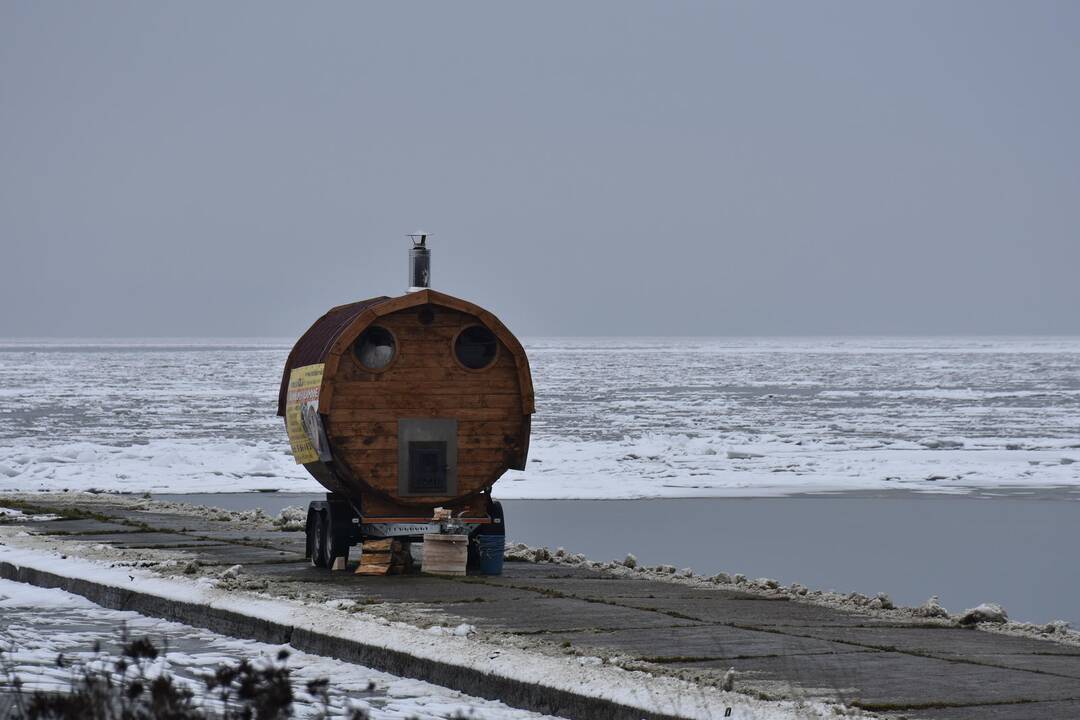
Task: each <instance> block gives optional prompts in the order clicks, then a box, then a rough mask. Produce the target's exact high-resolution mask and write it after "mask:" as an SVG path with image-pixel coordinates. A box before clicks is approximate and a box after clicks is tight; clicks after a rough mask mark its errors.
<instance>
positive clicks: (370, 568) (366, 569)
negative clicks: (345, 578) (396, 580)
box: [356, 565, 390, 575]
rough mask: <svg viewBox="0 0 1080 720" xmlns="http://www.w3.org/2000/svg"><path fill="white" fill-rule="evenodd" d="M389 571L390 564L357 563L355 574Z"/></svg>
mask: <svg viewBox="0 0 1080 720" xmlns="http://www.w3.org/2000/svg"><path fill="white" fill-rule="evenodd" d="M389 572H390V565H359V566H357V568H356V574H357V575H386V574H387V573H389Z"/></svg>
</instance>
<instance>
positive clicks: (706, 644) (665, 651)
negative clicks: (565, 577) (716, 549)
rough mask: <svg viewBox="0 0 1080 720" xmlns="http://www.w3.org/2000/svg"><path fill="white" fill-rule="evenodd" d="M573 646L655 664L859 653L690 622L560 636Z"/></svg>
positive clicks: (810, 640)
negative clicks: (626, 656)
mask: <svg viewBox="0 0 1080 720" xmlns="http://www.w3.org/2000/svg"><path fill="white" fill-rule="evenodd" d="M560 638H561V639H562V640H563V641H568V642H570V644H571V645H573V646H574V647H580V648H598V649H604V650H613V651H617V652H619V653H621V654H628V655H635V656H637V657H639V658H641V659H643V660H647V661H649V662H657V663H672V662H688V661H691V660H694V659H697V660H708V659H715V658H728V659H731V658H749V657H763V656H770V655H805V654H807V653H848V652H861V651H860V650H859V648H856V647H853V646H851V645H844V644H843V643H835V642H828V641H826V640H817V639H815V638H799V637H792V636H790V635H783V634H780V633H774V632H764V631H761V630H744V629H741V628H734V627H730V626H728V625H694V626H689V627H679V628H661V629H649V628H646V629H639V630H616V631H606V632H602V631H591V632H585V633H568V634H564V635H562V636H560Z"/></svg>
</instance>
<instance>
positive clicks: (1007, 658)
mask: <svg viewBox="0 0 1080 720" xmlns="http://www.w3.org/2000/svg"><path fill="white" fill-rule="evenodd" d="M964 659H965V660H969V661H971V662H978V663H986V664H987V665H996V666H998V667H1007V668H1016V669H1018V670H1034V671H1036V672H1041V673H1048V674H1050V675H1060V676H1062V677H1069V678H1077V679H1080V655H1057V654H1047V655H1035V654H1032V655H1023V654H1020V653H1003V654H993V653H990V654H981V653H979V654H971V655H965V656H964ZM1078 717H1080V716H1078Z"/></svg>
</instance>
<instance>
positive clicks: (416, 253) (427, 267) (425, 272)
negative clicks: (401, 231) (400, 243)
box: [408, 232, 431, 292]
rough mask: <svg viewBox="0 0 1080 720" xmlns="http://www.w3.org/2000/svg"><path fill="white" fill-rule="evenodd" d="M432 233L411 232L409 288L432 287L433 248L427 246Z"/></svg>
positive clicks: (421, 288)
mask: <svg viewBox="0 0 1080 720" xmlns="http://www.w3.org/2000/svg"><path fill="white" fill-rule="evenodd" d="M430 235H431V233H425V232H415V233H410V234H409V237H410V238H412V241H413V246H412V247H411V248H409V290H408V292H416V291H417V290H426V289H427V288H429V287H431V249H430V248H428V246H427V239H428V237H430Z"/></svg>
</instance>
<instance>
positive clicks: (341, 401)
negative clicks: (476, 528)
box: [319, 291, 533, 514]
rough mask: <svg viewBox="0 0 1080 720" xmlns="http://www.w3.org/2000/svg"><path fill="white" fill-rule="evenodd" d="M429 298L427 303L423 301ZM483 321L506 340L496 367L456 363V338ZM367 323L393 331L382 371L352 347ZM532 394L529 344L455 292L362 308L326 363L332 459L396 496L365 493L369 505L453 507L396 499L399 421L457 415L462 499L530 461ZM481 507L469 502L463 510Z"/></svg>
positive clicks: (437, 500) (431, 500)
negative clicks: (424, 317) (426, 313)
mask: <svg viewBox="0 0 1080 720" xmlns="http://www.w3.org/2000/svg"><path fill="white" fill-rule="evenodd" d="M425 297H426V299H427V301H428V302H422V300H423V299H424V298H425ZM444 299H448V300H446V301H444ZM421 307H424V308H426V309H427V310H431V311H432V312H433V313H434V318H433V319H432V321H431V322H430V323H429V324H427V325H425V324H423V323H421V322H420V316H419V311H420V309H421ZM477 324H482V325H485V326H487V327H488V328H489V329H491V330H492V332H493V333H495V335H496V338H498V341H499V345H498V351H497V356H496V360H495V362H494V363H493V364H492V365H491V366H490V367H488V368H485V369H483V370H470V369H467V368H465V367H463V366H462V365H461V364H460V363H458V361H457V359H456V358H455V356H454V351H453V342H454V339H455V338H456V337H457V334H458V333H459V332H460V331H461V330H462V329H463V328H465V327H468V326H470V325H477ZM370 325H379V326H381V327H384V328H386V329H387V330H389V331H390V332H391V333H393V335H394V338H395V340H396V353H395V357H394V359H393V360H392V361H391V363H390V364H389V366H388V367H387V368H385V369H384V370H382V371H371V370H368V369H366V368H364V367H363V366H362V365H361V364H360V362H359V361H358V360H357V359H356V357H355V355H354V354H353V352H352V344H353V342H355V340H356V338H358V337H359V336H360V335H361V333H362V332H363V331H364V329H366V328H367V327H369V326H370ZM507 339H509V342H508V341H507ZM523 381H524V382H525V383H526V384H524V385H523ZM532 393H533V390H532V378H531V376H530V375H529V370H528V360H527V358H526V357H525V354H524V349H522V348H521V345H520V343H518V341H517V340H516V338H514V337H513V335H511V334H510V333H509V331H508V330H506V328H505V327H504V326H503V325H502V323H500V322H499V321H498V319H496V318H495V317H494V316H493V315H491V314H490V313H487V312H486V311H483V310H481V309H480V308H477V307H476V306H473V305H471V304H469V303H466V302H464V301H459V300H457V299H456V298H450V297H449V296H445V295H441V294H440V293H435V292H434V291H422V292H418V293H413V294H411V295H407V296H403V297H402V298H395V299H391V300H389V301H386V302H384V303H381V304H379V305H376V306H373V307H371V308H369V309H367V310H365V311H364V312H363V313H362V314H361V315H360V316H359V317H358V318H357V319H356V321H355V322H354V324H353V325H352V326H350V327H349V328H348V329H346V330H345V331H344V332H343V333H342V335H341V336H340V337H339V338H338V340H337V341H336V342H335V343H334V345H333V346H332V348H331V349H330V352H329V354H328V356H327V358H326V361H325V371H324V378H323V388H322V392H321V393H320V408H319V410H320V412H321V413H323V414H324V416H325V420H326V430H327V434H328V435H329V438H330V444H331V447H332V448H333V452H334V458H335V460H336V461H338V462H339V463H340V465H342V466H344V469H346V470H347V471H348V473H349V474H351V475H353V476H355V478H357V479H359V480H362V481H363V482H364V483H366V484H368V485H370V486H371V487H373V488H375V489H376V490H378V491H380V492H381V493H384V494H385V495H386V496H389V497H378V496H376V495H372V496H371V497H368V496H367V495H365V496H364V498H363V501H362V502H363V505H364V508H365V512H368V511H370V510H372V509H375V510H377V511H379V512H380V514H384V513H395V512H398V513H400V512H401V511H402V510H403V508H404V509H406V511H407V508H408V507H413V508H414V509H415V505H419V504H429V505H436V504H450V501H452V500H453V498H448V497H423V498H420V497H409V498H407V499H405V500H404V501H403V504H402V505H397V504H396V503H395V502H394V501H395V499H396V497H397V489H398V426H397V421H398V420H400V419H406V418H454V419H456V420H457V421H458V438H457V440H458V450H457V453H458V460H457V486H458V493H457V496H456V497H460V496H463V495H468V494H470V493H475V492H477V491H480V490H483V489H484V488H487V487H489V486H490V485H491V484H492V483H493V482H495V480H497V479H498V478H499V477H500V476H501V475H502V474H503V473H504V472H506V470H507V469H509V468H510V467H513V466H516V465H518V464H519V463H521V462H523V460H524V456H525V454H526V453H527V451H528V433H529V414H531V413H532V411H533V395H532ZM369 495H371V494H370V493H369ZM474 504H475V503H473V502H472V501H469V502H467V503H466V505H465V507H472V505H474ZM481 507H482V506H478V507H477V508H476V509H480V508H481ZM481 514H482V513H481Z"/></svg>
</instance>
